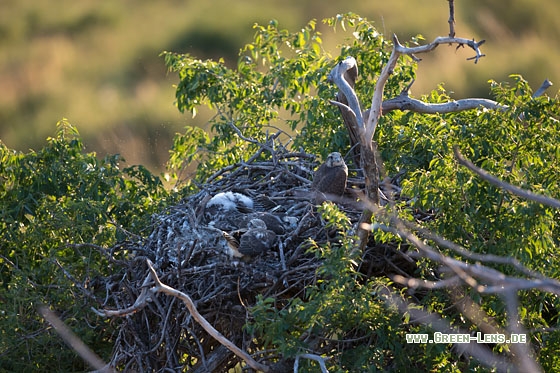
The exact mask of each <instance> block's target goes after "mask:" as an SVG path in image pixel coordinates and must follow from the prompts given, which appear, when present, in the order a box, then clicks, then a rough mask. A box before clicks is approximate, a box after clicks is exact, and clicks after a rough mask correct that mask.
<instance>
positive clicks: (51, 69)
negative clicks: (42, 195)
mask: <svg viewBox="0 0 560 373" xmlns="http://www.w3.org/2000/svg"><path fill="white" fill-rule="evenodd" d="M0 8H1V11H0V87H2V94H1V95H0V139H1V140H2V142H4V143H5V144H6V145H7V146H8V147H9V148H12V149H17V150H22V151H27V150H28V149H29V148H32V149H37V148H40V147H41V146H43V144H44V139H45V138H46V137H47V136H49V135H51V134H52V133H53V130H54V126H55V123H56V122H57V121H59V120H60V119H62V118H63V117H65V118H68V119H69V120H70V121H71V122H72V123H73V124H75V125H76V126H77V127H78V129H79V130H80V133H81V135H82V137H83V139H84V144H85V146H86V150H87V151H96V152H97V154H98V155H99V156H104V155H105V154H114V153H120V154H121V155H122V156H123V157H124V158H125V159H126V161H127V162H128V164H143V165H145V166H147V167H148V168H149V169H150V170H152V171H154V172H160V171H162V170H163V168H164V165H165V162H166V161H167V160H168V157H169V149H170V147H171V142H172V138H173V134H174V133H175V132H182V130H183V128H184V126H185V125H190V124H196V125H199V126H204V125H205V123H206V121H207V119H208V115H209V114H208V115H205V113H204V111H202V112H201V113H199V115H198V116H197V117H196V118H194V119H193V118H190V116H189V115H183V114H180V113H179V112H178V110H177V109H176V107H174V106H173V104H172V103H173V99H174V95H175V93H174V88H173V86H172V85H173V84H176V83H177V81H176V76H175V75H174V74H168V73H167V71H166V67H165V64H164V61H163V58H161V57H159V54H160V53H161V52H162V51H164V50H168V51H173V52H180V53H190V54H192V55H194V56H196V57H199V58H215V59H217V58H220V57H223V58H224V59H225V60H226V62H227V63H228V64H229V65H230V66H233V65H234V64H235V61H236V59H237V54H238V51H239V49H240V48H241V47H242V46H243V45H244V44H245V43H248V42H249V41H250V40H251V39H252V35H253V33H254V30H253V28H252V25H253V24H254V23H260V24H265V23H267V22H268V21H269V20H271V19H276V20H278V21H279V24H280V26H281V27H283V28H287V29H289V30H298V29H299V28H301V27H303V26H304V25H305V24H306V23H307V21H309V20H310V19H313V18H315V19H317V20H318V21H320V20H321V19H323V18H325V17H330V16H334V15H335V14H337V13H342V12H347V11H352V12H355V13H358V14H360V15H362V16H363V17H367V18H368V19H369V20H372V21H374V22H375V23H376V26H377V28H378V30H380V31H383V32H384V33H385V34H386V35H390V34H391V33H396V34H397V35H398V36H399V38H400V40H402V41H406V40H409V39H410V37H412V36H415V35H417V34H422V35H423V36H424V37H425V38H426V39H428V40H431V39H433V38H434V37H436V36H438V35H446V34H447V31H448V26H447V22H446V21H447V11H448V2H447V1H445V0H415V1H413V2H411V1H409V0H398V1H391V2H382V1H358V0H348V1H345V2H325V1H320V0H308V1H301V0H299V1H295V0H285V1H282V2H277V1H273V0H259V1H256V0H239V1H236V2H235V3H232V2H230V1H227V0H204V1H200V0H198V1H180V0H166V1H158V2H152V1H138V0H136V1H133V0H121V1H94V0H84V1H79V2H76V1H70V0H57V1H52V0H50V1H41V2H37V1H33V0H18V1H13V0H2V1H0ZM456 8H457V11H456V15H457V32H458V34H460V36H465V37H473V38H475V39H477V40H479V39H486V40H487V43H486V45H485V46H484V51H485V53H486V54H487V56H488V58H485V59H483V60H482V61H481V62H480V63H479V64H477V65H474V64H472V63H471V62H468V61H465V59H464V58H462V57H460V58H456V57H452V58H450V56H452V55H454V54H456V53H457V54H460V55H461V56H464V57H465V58H466V57H468V56H469V54H468V53H469V51H464V52H463V51H455V49H454V47H449V48H440V50H438V51H437V52H436V53H432V54H430V55H429V56H426V57H425V61H423V62H422V63H421V64H420V67H419V71H418V81H417V82H416V83H415V85H414V87H413V92H412V93H413V95H415V96H416V97H418V96H419V95H421V94H427V93H429V92H430V91H431V90H432V89H434V88H436V86H437V84H439V83H441V82H445V87H446V89H447V91H448V92H452V97H454V98H464V97H468V96H479V97H488V96H489V94H490V88H489V84H488V83H487V82H488V80H489V79H494V80H496V81H503V80H506V79H507V77H508V75H509V74H512V73H519V74H521V75H523V76H524V78H525V79H527V80H528V81H529V83H530V85H531V86H532V87H534V88H535V89H536V88H537V87H538V86H539V85H540V83H541V82H542V80H543V79H544V78H549V79H551V80H552V81H553V82H556V83H557V82H559V81H560V65H559V64H558V63H557V61H558V60H559V59H560V48H558V47H559V45H558V40H560V23H559V22H557V16H558V14H560V3H559V2H557V1H554V0H543V1H540V2H538V3H536V2H533V1H529V0H494V1H483V0H470V1H461V0H459V1H457V2H456ZM317 25H318V28H319V30H321V31H323V30H324V31H325V32H327V31H328V30H327V28H326V27H325V26H324V25H322V24H321V22H318V24H317ZM323 40H324V43H325V46H326V47H327V48H332V49H331V53H332V55H333V56H336V55H337V51H336V47H337V44H338V43H339V42H340V40H337V39H336V35H333V34H328V35H324V37H323ZM449 61H452V63H449ZM557 84H558V83H557ZM553 90H556V89H555V87H553Z"/></svg>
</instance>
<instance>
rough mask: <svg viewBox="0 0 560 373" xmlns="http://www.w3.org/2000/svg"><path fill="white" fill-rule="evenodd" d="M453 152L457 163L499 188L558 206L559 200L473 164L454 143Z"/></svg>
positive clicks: (544, 203) (545, 203) (559, 206)
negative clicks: (504, 179) (530, 189)
mask: <svg viewBox="0 0 560 373" xmlns="http://www.w3.org/2000/svg"><path fill="white" fill-rule="evenodd" d="M453 152H454V153H455V158H457V162H459V164H461V165H463V166H465V167H466V168H468V169H469V170H471V171H472V172H474V173H475V174H477V175H478V176H480V177H481V178H482V179H483V180H486V181H488V182H489V183H490V184H493V185H495V186H497V187H498V188H500V189H503V190H507V191H508V192H510V193H512V194H515V195H517V196H519V197H522V198H525V199H528V200H531V201H534V202H538V203H540V204H543V205H547V206H551V207H554V208H560V201H559V200H557V199H554V198H551V197H547V196H543V195H541V194H536V193H533V192H531V191H529V190H526V189H522V188H519V187H517V186H514V185H511V184H509V183H506V182H504V181H502V180H500V179H498V178H497V177H496V176H493V175H491V174H490V173H488V172H486V171H485V170H483V169H482V168H479V167H477V166H475V165H474V164H473V163H472V162H471V161H469V160H468V159H466V158H465V157H463V155H462V154H461V152H460V151H459V147H458V146H457V145H455V146H454V147H453Z"/></svg>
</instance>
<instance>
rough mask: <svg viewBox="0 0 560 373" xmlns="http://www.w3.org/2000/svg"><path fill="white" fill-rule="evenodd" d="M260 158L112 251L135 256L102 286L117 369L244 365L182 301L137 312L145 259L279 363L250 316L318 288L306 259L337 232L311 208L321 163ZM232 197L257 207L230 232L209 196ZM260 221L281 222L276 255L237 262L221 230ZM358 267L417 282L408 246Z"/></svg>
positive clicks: (266, 360) (373, 251) (215, 180)
mask: <svg viewBox="0 0 560 373" xmlns="http://www.w3.org/2000/svg"><path fill="white" fill-rule="evenodd" d="M257 159H258V158H257V157H256V156H254V157H252V158H251V159H250V160H248V161H247V162H243V163H239V164H236V165H233V166H229V167H226V168H224V169H222V170H221V171H219V172H217V173H216V174H214V175H213V176H212V177H210V178H209V179H208V180H207V182H206V183H205V184H203V185H200V186H199V188H200V191H199V192H198V193H196V194H194V195H191V196H189V197H187V198H185V199H184V200H183V201H181V203H179V204H177V205H176V206H173V207H171V208H168V209H167V210H166V211H163V212H161V214H159V215H157V216H155V217H154V222H153V230H152V232H151V234H150V235H149V236H148V237H147V238H145V239H143V240H141V241H140V242H123V243H119V244H118V245H117V246H116V247H114V248H113V250H112V251H113V252H115V251H117V250H119V251H120V250H126V251H127V252H129V253H133V258H132V259H129V260H127V261H120V262H119V266H120V271H118V273H115V274H114V275H113V276H111V278H109V279H105V281H106V286H107V289H109V296H108V298H107V300H106V302H105V304H104V305H103V307H104V309H105V310H108V309H112V310H115V309H116V310H117V311H115V312H116V313H114V314H113V315H119V316H122V317H121V318H119V319H118V320H120V322H121V324H120V326H119V329H118V330H119V332H118V335H117V337H116V341H115V347H114V351H113V356H112V360H111V363H110V365H111V366H113V367H117V368H119V369H123V370H125V371H137V372H142V371H177V372H179V371H189V372H206V371H212V372H227V371H228V370H229V369H231V368H234V367H235V366H236V365H238V364H239V363H240V359H239V357H237V356H236V355H235V354H234V353H232V352H231V351H230V350H229V349H228V348H226V347H224V346H223V345H222V344H221V343H219V342H218V341H217V340H216V339H215V338H213V337H212V336H211V335H209V334H208V333H207V332H206V330H205V329H204V328H202V327H201V326H200V325H199V323H198V322H196V321H195V320H194V319H193V317H192V314H191V313H190V312H189V310H188V309H187V308H186V307H185V304H183V302H181V301H180V300H179V299H178V298H176V297H172V296H168V295H166V294H161V293H159V294H157V296H152V297H151V299H149V301H146V302H144V303H142V304H141V305H140V304H139V303H138V299H139V298H141V297H142V295H143V294H145V289H146V288H147V287H148V285H149V284H148V283H147V280H146V279H149V278H150V268H149V266H148V259H149V261H150V262H151V263H153V268H154V269H155V271H156V272H157V275H158V277H159V280H160V281H161V282H162V283H164V284H166V285H168V286H170V287H172V288H174V289H176V290H178V291H180V292H183V293H185V294H187V295H188V296H190V298H191V299H192V301H193V303H194V305H195V307H196V309H197V310H198V312H199V313H200V315H202V316H203V317H204V319H205V320H206V321H208V322H209V323H210V324H211V325H212V326H213V327H214V328H215V329H216V330H217V331H219V332H220V333H221V334H222V335H223V336H224V337H225V338H227V339H228V340H229V341H231V342H232V343H233V344H235V345H236V346H238V347H240V348H241V349H242V350H244V351H249V352H252V353H256V354H255V355H253V357H254V359H255V360H257V361H260V362H261V363H263V364H267V365H272V364H273V363H274V362H277V361H278V360H280V359H281V357H279V356H277V355H274V352H268V353H262V352H260V353H257V351H255V348H254V346H253V345H252V343H253V342H252V340H251V336H249V335H247V334H246V332H245V331H244V328H243V326H244V325H245V324H246V323H247V322H248V321H249V320H250V308H251V307H252V306H253V305H254V304H255V300H256V298H257V296H258V295H262V296H263V297H273V298H275V299H276V300H278V301H279V302H284V303H285V302H286V301H287V300H288V299H291V298H293V297H301V298H304V297H305V288H306V287H307V286H309V285H311V284H313V283H314V282H315V281H316V280H317V271H316V270H317V268H318V267H319V266H320V265H321V260H320V259H319V258H317V256H316V255H314V254H313V253H308V252H307V248H308V245H309V239H312V240H314V241H315V242H317V243H318V244H321V243H324V242H326V241H328V240H329V237H331V239H332V232H330V233H329V232H328V230H327V229H325V222H324V221H323V219H322V218H321V215H320V214H319V213H318V212H317V206H316V205H315V204H314V203H313V202H314V201H313V198H312V196H313V192H312V190H311V189H310V188H311V180H312V178H313V170H314V169H315V168H316V166H317V163H316V162H315V156H313V155H310V154H306V153H292V152H288V151H287V150H285V149H283V148H282V149H279V150H277V151H274V153H273V154H272V157H271V160H269V161H258V160H257ZM362 182H363V181H361V180H360V179H359V178H354V179H352V178H350V179H349V182H348V184H349V187H352V186H354V187H359V186H360V184H361V183H362ZM395 184H398V181H395V180H394V184H393V185H391V187H392V188H393V189H394V190H396V193H395V194H394V196H396V198H399V193H398V191H399V186H398V185H395ZM384 185H385V186H387V183H385V184H384ZM227 192H231V194H230V195H232V194H233V195H237V194H235V193H239V194H243V195H244V196H246V197H248V198H249V199H251V200H252V201H254V204H253V206H245V208H242V209H237V211H235V219H233V223H232V221H230V220H228V219H226V218H224V219H220V218H217V217H226V216H227V211H226V212H224V211H209V208H208V206H209V205H210V204H209V201H211V200H212V198H213V197H215V196H216V195H217V194H220V193H222V195H224V193H227ZM338 206H339V208H340V209H341V210H344V211H345V213H346V214H347V216H348V217H349V218H350V219H351V221H352V224H354V225H355V224H356V222H357V221H358V219H359V217H360V214H361V210H360V209H359V206H358V205H357V204H355V203H354V204H352V203H344V202H343V201H342V202H341V203H338ZM251 207H252V209H251ZM263 213H267V214H274V215H275V216H277V217H280V218H281V220H282V222H283V224H284V226H283V227H284V231H280V232H278V234H277V239H276V243H275V245H274V247H272V248H271V249H270V250H268V251H267V252H265V253H263V254H261V255H258V256H256V257H254V258H251V260H250V261H244V260H239V259H237V258H235V257H232V255H231V250H230V249H229V248H228V245H227V242H226V240H225V239H224V235H223V231H228V230H235V229H237V230H239V229H240V227H236V226H231V227H230V226H228V224H233V225H235V222H236V221H239V222H242V221H244V219H242V218H243V215H245V214H247V215H251V214H263ZM350 228H351V227H349V229H350ZM242 229H243V228H242V227H241V230H242ZM360 266H361V267H360V269H359V270H360V271H361V272H362V273H364V275H365V276H386V275H388V274H391V273H400V274H406V273H408V274H411V273H412V272H413V271H414V269H415V263H413V262H412V263H411V261H410V258H409V257H408V256H406V255H403V251H402V247H401V248H400V249H397V244H395V245H390V244H386V243H385V244H376V242H374V241H373V239H372V238H370V242H368V245H367V248H366V250H365V251H364V252H363V255H362V261H361V264H360ZM152 284H153V282H152ZM143 292H144V293H143ZM106 315H107V313H106ZM318 353H320V351H319V352H318Z"/></svg>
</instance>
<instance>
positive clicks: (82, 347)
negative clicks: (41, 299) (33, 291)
mask: <svg viewBox="0 0 560 373" xmlns="http://www.w3.org/2000/svg"><path fill="white" fill-rule="evenodd" d="M38 311H39V313H40V314H41V316H43V318H44V319H45V320H47V322H48V323H49V324H51V325H52V327H53V328H54V329H55V330H56V332H57V333H58V335H60V336H61V337H62V339H64V342H66V344H67V345H68V346H69V347H71V348H72V349H73V350H74V351H76V353H77V354H78V355H80V357H81V358H82V359H84V361H85V362H87V363H88V364H89V365H91V366H92V367H93V368H95V369H96V370H97V371H98V372H104V373H109V372H114V370H113V368H111V367H110V366H109V365H108V364H107V363H105V362H104V361H103V360H101V358H100V357H99V356H97V354H96V353H95V352H93V351H92V350H91V349H90V348H89V347H88V346H87V345H86V344H85V343H84V342H82V340H81V339H80V338H78V336H77V335H76V334H74V332H72V330H71V329H70V328H69V327H68V326H67V325H66V324H65V323H64V322H63V321H62V320H61V319H60V318H59V317H58V316H56V315H55V313H54V312H53V311H51V310H50V309H49V308H48V307H47V306H45V305H40V306H39V307H38Z"/></svg>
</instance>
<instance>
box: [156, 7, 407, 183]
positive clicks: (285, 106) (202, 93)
mask: <svg viewBox="0 0 560 373" xmlns="http://www.w3.org/2000/svg"><path fill="white" fill-rule="evenodd" d="M325 23H326V24H327V25H329V26H331V27H333V28H336V27H338V26H340V27H342V28H343V29H345V30H346V28H347V27H351V28H352V29H354V32H353V33H352V34H350V33H349V34H350V35H349V36H350V37H351V39H350V40H349V41H350V42H349V43H348V44H345V45H343V46H341V56H340V57H339V58H340V59H343V58H345V57H346V56H349V55H352V56H354V57H355V58H356V59H357V60H358V61H359V64H360V68H361V69H362V70H361V74H362V77H363V82H367V81H371V80H372V79H373V77H374V76H375V74H376V72H377V71H379V70H380V68H381V66H382V64H383V62H384V61H386V60H387V59H388V56H389V52H390V49H389V48H388V43H387V42H386V41H385V40H384V39H383V37H382V35H381V34H379V33H378V32H377V31H376V30H375V28H374V27H373V25H372V24H371V23H370V22H368V21H367V20H365V19H362V18H360V17H359V16H357V15H355V14H348V15H345V16H341V15H340V16H337V17H334V18H332V19H327V20H325ZM278 26H279V25H278V23H277V22H275V21H271V22H270V23H269V24H268V25H266V26H260V25H255V30H256V32H255V37H254V41H253V43H251V44H248V45H246V46H245V47H244V48H243V49H242V50H241V52H240V56H239V60H238V64H237V68H236V69H230V68H227V67H226V66H225V64H224V61H223V60H220V61H217V62H216V61H211V60H206V61H201V60H198V59H196V58H194V57H192V56H189V55H184V54H183V55H179V54H175V53H170V52H164V53H163V56H164V57H165V61H166V64H167V66H168V67H169V69H170V70H171V71H174V72H176V73H177V74H178V76H179V78H180V82H179V84H178V86H177V91H176V97H177V106H178V108H179V110H180V111H189V112H191V113H192V114H193V115H196V113H197V107H198V106H199V105H206V106H208V107H209V108H211V109H213V110H215V113H216V114H215V116H214V117H213V119H212V120H211V122H210V124H211V128H212V131H213V134H214V136H213V137H212V138H211V139H208V137H205V135H203V134H202V133H201V132H199V130H194V129H188V130H187V132H186V133H185V134H183V135H178V136H177V137H176V139H175V146H174V148H173V150H172V155H171V162H170V166H171V168H172V169H175V170H178V169H180V168H181V167H183V166H185V161H187V160H191V159H193V157H194V158H195V159H197V160H200V161H201V165H200V166H199V168H198V177H200V178H204V177H207V176H208V175H209V174H210V173H211V172H213V171H215V170H216V169H218V168H220V167H222V166H225V165H228V164H231V163H234V162H236V161H238V160H239V159H242V158H243V156H246V155H247V154H253V153H254V152H255V151H256V150H257V149H258V147H257V146H256V145H255V144H254V143H249V142H247V141H244V140H243V139H242V138H241V137H240V136H239V134H240V133H242V134H243V136H244V137H247V138H251V139H253V140H256V141H259V142H261V143H265V142H266V141H267V133H268V131H270V130H274V132H276V128H282V129H284V130H285V131H288V132H290V136H292V137H293V146H294V147H295V148H297V147H300V146H303V147H304V148H305V149H306V150H307V151H308V152H311V153H316V154H320V155H321V156H323V157H326V156H327V154H328V153H330V152H332V151H342V150H346V151H347V150H348V136H347V134H346V130H345V128H344V125H343V123H342V121H341V118H340V114H339V112H338V109H337V108H336V107H335V106H333V105H331V104H329V100H330V99H332V98H334V95H335V93H336V88H335V87H334V86H333V85H332V84H330V83H328V82H327V80H326V77H327V75H328V72H329V71H330V69H331V68H332V67H333V64H334V63H335V62H336V61H333V59H332V57H331V56H330V54H329V53H328V52H326V51H325V50H324V49H323V43H322V39H321V34H320V32H318V31H317V30H316V22H315V21H311V22H309V23H308V24H307V25H306V26H305V27H304V28H303V29H302V30H301V31H299V32H295V33H291V32H288V31H287V30H283V29H279V27H278ZM347 31H350V30H347ZM372 50H375V51H376V52H375V53H371V51H372ZM396 71H397V73H398V74H395V75H394V77H393V78H392V79H391V81H390V82H389V84H388V85H387V87H388V88H387V92H388V93H389V94H394V93H396V92H399V91H400V90H401V88H402V86H403V82H408V81H410V79H412V78H413V75H414V74H413V65H411V64H408V63H403V64H401V65H399V67H398V69H397V70H396ZM359 93H360V97H361V98H362V99H363V102H367V101H368V100H369V98H368V97H371V93H372V86H371V85H370V84H363V85H362V86H361V87H360V90H359ZM236 129H238V130H239V132H240V133H239V132H238V131H237V130H236ZM179 144H180V146H178V145H179ZM187 144H190V145H187ZM186 149H189V150H186ZM202 151H204V152H205V153H202ZM343 153H344V152H343ZM203 154H206V156H204V157H203Z"/></svg>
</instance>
